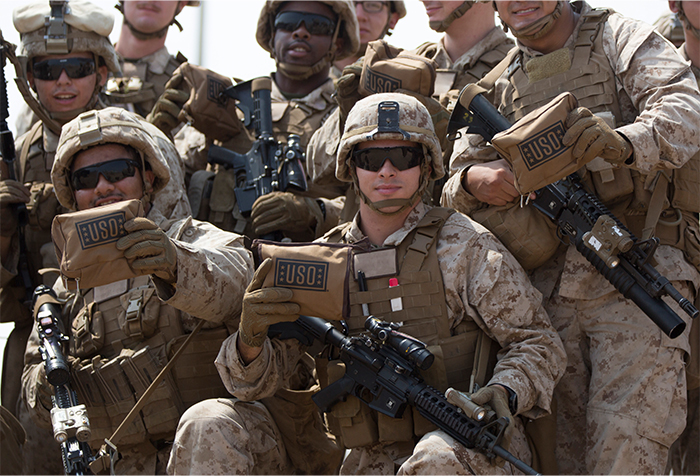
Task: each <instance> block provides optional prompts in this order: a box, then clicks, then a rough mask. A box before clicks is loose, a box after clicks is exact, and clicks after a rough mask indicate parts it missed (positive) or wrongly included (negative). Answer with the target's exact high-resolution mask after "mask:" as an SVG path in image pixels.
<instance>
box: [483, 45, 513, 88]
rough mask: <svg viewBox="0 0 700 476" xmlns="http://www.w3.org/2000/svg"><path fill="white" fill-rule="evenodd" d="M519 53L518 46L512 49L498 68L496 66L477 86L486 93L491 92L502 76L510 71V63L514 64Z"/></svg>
mask: <svg viewBox="0 0 700 476" xmlns="http://www.w3.org/2000/svg"><path fill="white" fill-rule="evenodd" d="M518 53H520V48H518V47H517V46H514V47H513V48H511V50H510V51H509V52H508V54H507V55H506V57H505V58H503V59H502V60H501V62H500V63H498V64H497V65H496V66H494V67H493V69H492V70H491V71H489V73H488V74H487V75H486V76H484V77H483V78H482V79H481V81H479V82H478V83H476V84H477V85H479V87H481V88H483V89H484V91H490V90H491V89H492V88H493V87H494V85H495V84H496V81H497V80H498V78H500V77H501V75H503V73H505V71H506V70H507V69H508V67H509V66H510V63H512V62H513V59H514V58H515V56H516V55H517V54H518Z"/></svg>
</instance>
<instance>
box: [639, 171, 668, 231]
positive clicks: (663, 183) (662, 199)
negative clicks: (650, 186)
mask: <svg viewBox="0 0 700 476" xmlns="http://www.w3.org/2000/svg"><path fill="white" fill-rule="evenodd" d="M669 182H670V179H669V177H668V176H667V175H666V174H665V173H663V172H659V173H658V174H657V179H656V185H655V186H654V191H653V192H652V194H651V200H650V201H649V210H648V211H647V216H646V219H645V220H644V229H643V230H642V240H648V239H649V238H651V237H652V236H654V231H655V230H656V224H657V223H659V218H660V217H661V213H662V212H663V211H664V208H665V205H666V194H667V192H668V184H669Z"/></svg>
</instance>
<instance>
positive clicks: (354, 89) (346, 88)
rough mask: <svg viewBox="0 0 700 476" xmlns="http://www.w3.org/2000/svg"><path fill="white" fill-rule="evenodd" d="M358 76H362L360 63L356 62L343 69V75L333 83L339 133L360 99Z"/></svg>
mask: <svg viewBox="0 0 700 476" xmlns="http://www.w3.org/2000/svg"><path fill="white" fill-rule="evenodd" d="M360 76H362V61H360V60H358V61H356V62H355V63H352V64H349V65H347V66H346V67H345V68H344V69H343V75H342V76H341V77H340V78H338V80H337V81H336V83H335V88H336V91H337V93H336V97H335V100H336V101H337V102H338V109H339V114H340V132H341V133H342V132H343V129H344V127H345V119H346V118H347V117H348V113H349V112H350V109H352V107H353V106H354V105H355V103H356V102H357V101H359V100H360V99H362V95H360V92H359V91H358V87H359V86H360Z"/></svg>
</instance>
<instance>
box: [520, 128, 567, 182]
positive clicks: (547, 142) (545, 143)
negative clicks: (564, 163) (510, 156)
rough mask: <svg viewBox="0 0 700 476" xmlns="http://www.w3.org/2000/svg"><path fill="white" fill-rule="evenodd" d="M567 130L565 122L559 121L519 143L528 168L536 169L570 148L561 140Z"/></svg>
mask: <svg viewBox="0 0 700 476" xmlns="http://www.w3.org/2000/svg"><path fill="white" fill-rule="evenodd" d="M565 132H566V131H565V130H564V124H563V122H561V121H559V122H556V123H554V124H552V125H551V126H549V127H548V128H547V129H545V130H543V131H542V132H540V133H539V134H537V135H535V136H533V137H531V138H529V139H527V140H525V141H523V142H521V143H520V144H518V149H519V150H520V154H522V156H523V159H524V161H525V165H526V166H527V168H528V170H533V169H536V168H537V167H539V166H541V165H542V164H544V163H546V162H548V161H550V160H552V159H553V158H555V157H558V156H559V155H561V154H562V153H563V152H564V151H565V150H566V149H567V148H568V147H565V146H564V144H562V142H561V141H562V139H563V138H564V133H565Z"/></svg>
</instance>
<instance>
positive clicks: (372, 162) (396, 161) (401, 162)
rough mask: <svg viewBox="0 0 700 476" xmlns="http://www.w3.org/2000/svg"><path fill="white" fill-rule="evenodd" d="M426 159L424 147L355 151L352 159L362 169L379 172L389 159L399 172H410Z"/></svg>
mask: <svg viewBox="0 0 700 476" xmlns="http://www.w3.org/2000/svg"><path fill="white" fill-rule="evenodd" d="M423 157H425V154H424V153H423V148H422V147H374V148H369V149H360V150H355V151H353V153H352V159H353V162H354V163H355V165H356V166H357V167H359V168H361V169H364V170H369V171H370V172H377V171H378V170H379V169H381V168H382V166H383V165H384V162H386V160H387V159H389V160H390V161H391V163H392V164H393V165H394V167H396V168H397V169H398V170H408V169H411V168H413V167H416V166H417V165H420V164H421V161H422V160H423Z"/></svg>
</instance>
